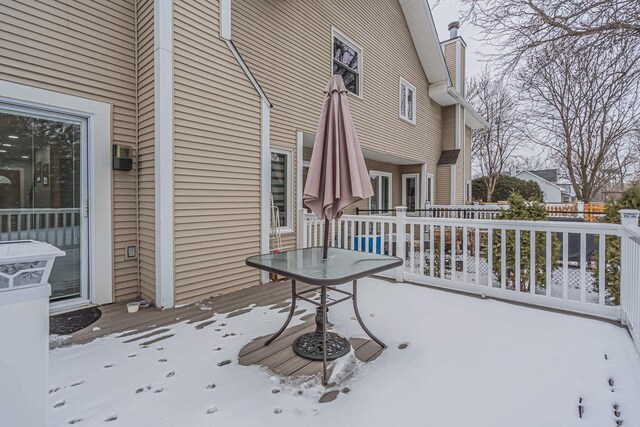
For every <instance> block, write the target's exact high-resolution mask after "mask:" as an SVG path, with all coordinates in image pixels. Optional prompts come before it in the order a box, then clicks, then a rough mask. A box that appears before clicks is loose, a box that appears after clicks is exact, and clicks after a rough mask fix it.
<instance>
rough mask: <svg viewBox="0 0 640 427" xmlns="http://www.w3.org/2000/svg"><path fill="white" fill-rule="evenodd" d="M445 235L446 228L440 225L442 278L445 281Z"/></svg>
mask: <svg viewBox="0 0 640 427" xmlns="http://www.w3.org/2000/svg"><path fill="white" fill-rule="evenodd" d="M444 233H445V227H444V226H443V225H440V278H441V279H444V269H445V263H446V261H445V252H444Z"/></svg>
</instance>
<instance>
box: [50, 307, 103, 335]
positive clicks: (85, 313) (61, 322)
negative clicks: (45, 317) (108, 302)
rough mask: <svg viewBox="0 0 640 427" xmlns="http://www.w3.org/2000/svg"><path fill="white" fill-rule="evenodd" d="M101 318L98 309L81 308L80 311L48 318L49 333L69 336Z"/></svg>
mask: <svg viewBox="0 0 640 427" xmlns="http://www.w3.org/2000/svg"><path fill="white" fill-rule="evenodd" d="M100 316H102V312H101V311H100V309H99V308H98V307H89V308H83V309H82V310H76V311H70V312H68V313H62V314H56V315H55V316H51V317H49V333H50V334H56V335H69V334H72V333H74V332H77V331H79V330H80V329H83V328H86V327H87V326H89V325H91V324H92V323H93V322H95V321H96V320H98V319H99V318H100Z"/></svg>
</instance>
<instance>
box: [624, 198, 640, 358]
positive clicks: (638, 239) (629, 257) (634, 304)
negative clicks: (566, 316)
mask: <svg viewBox="0 0 640 427" xmlns="http://www.w3.org/2000/svg"><path fill="white" fill-rule="evenodd" d="M639 214H640V211H637V210H632V209H623V210H621V211H620V215H621V221H622V242H621V245H620V254H621V268H620V282H621V283H622V285H623V286H622V288H621V294H620V305H621V308H622V323H624V324H626V325H627V328H628V329H629V332H630V333H631V337H632V338H633V341H634V342H635V344H636V348H637V349H638V351H639V352H640V227H638V215H639Z"/></svg>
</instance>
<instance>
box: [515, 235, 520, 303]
mask: <svg viewBox="0 0 640 427" xmlns="http://www.w3.org/2000/svg"><path fill="white" fill-rule="evenodd" d="M514 232H515V233H516V278H515V282H514V287H515V291H516V292H520V280H521V277H520V229H519V228H516V229H515V230H514Z"/></svg>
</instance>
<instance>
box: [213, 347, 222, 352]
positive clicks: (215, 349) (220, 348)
mask: <svg viewBox="0 0 640 427" xmlns="http://www.w3.org/2000/svg"><path fill="white" fill-rule="evenodd" d="M220 350H222V347H218V348H214V349H213V351H220Z"/></svg>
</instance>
